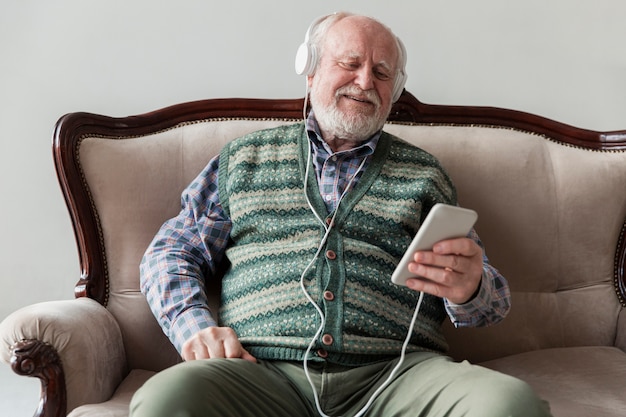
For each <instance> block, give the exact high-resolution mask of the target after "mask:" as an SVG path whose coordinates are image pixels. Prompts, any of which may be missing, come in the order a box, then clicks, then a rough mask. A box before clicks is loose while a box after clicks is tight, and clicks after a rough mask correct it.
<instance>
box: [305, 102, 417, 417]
mask: <svg viewBox="0 0 626 417" xmlns="http://www.w3.org/2000/svg"><path fill="white" fill-rule="evenodd" d="M305 109H306V99H305ZM304 111H305V112H306V110H304ZM308 148H309V149H308V154H307V163H306V169H305V174H304V196H305V198H306V201H307V203H308V205H309V208H310V209H311V211H312V212H313V214H314V215H315V217H316V218H317V220H318V221H319V222H320V223H321V224H322V226H323V227H324V230H325V233H324V236H323V237H322V240H321V242H320V245H319V247H318V248H317V251H316V252H315V255H314V256H313V259H311V261H310V262H309V263H308V265H307V266H306V268H304V271H303V272H302V275H301V276H300V287H301V289H302V292H303V293H304V295H305V296H306V298H307V300H308V301H309V303H310V304H312V305H313V307H315V310H316V311H317V314H318V316H319V317H320V326H319V328H318V329H317V331H316V332H315V335H314V336H313V338H312V339H311V342H310V343H309V346H308V347H307V349H306V352H305V354H304V361H303V368H304V374H305V375H306V378H307V381H308V382H309V385H310V386H311V389H312V390H313V398H314V400H315V407H316V408H317V412H318V413H319V414H320V416H321V417H331V416H329V415H327V414H325V413H324V411H323V410H322V406H321V404H320V399H319V395H318V393H317V389H316V388H315V384H314V383H313V380H312V378H311V374H310V372H309V366H308V361H309V355H310V354H311V350H312V349H313V346H314V345H315V343H316V342H317V339H318V338H319V336H320V334H322V332H323V331H324V327H326V317H325V315H324V312H323V311H322V309H321V307H320V306H319V305H318V304H317V302H315V300H313V297H311V295H310V294H309V292H308V291H307V289H306V286H305V285H304V277H305V275H306V274H307V272H308V271H309V269H310V268H311V266H313V264H314V263H315V261H316V260H317V258H318V256H319V255H320V253H321V252H322V250H323V249H324V246H325V244H326V240H327V239H328V236H329V235H330V232H331V230H332V227H333V226H334V224H335V217H336V216H337V213H338V211H339V205H340V204H341V202H342V201H343V197H344V196H345V195H346V193H347V192H348V190H349V189H350V187H351V186H352V182H353V181H354V179H355V178H356V176H357V174H358V173H359V171H360V170H361V169H362V168H363V165H364V164H365V161H366V160H367V157H365V158H364V159H363V162H361V165H359V168H358V169H357V171H356V172H355V173H354V175H352V178H350V181H349V182H348V185H347V186H346V188H345V190H344V191H343V193H342V194H341V196H340V197H339V201H338V202H337V207H336V208H335V210H334V213H333V216H332V218H331V221H330V224H329V225H328V226H327V225H326V223H325V222H324V220H322V218H321V217H320V216H319V214H317V211H315V208H314V207H313V204H312V203H311V201H310V199H309V195H308V192H307V188H308V187H307V184H308V178H309V166H310V165H311V163H312V161H311V144H310V143H309V145H308ZM423 299H424V293H423V292H420V295H419V298H418V300H417V305H416V306H415V311H414V312H413V317H412V318H411V324H410V325H409V329H408V331H407V334H406V337H405V339H404V343H403V344H402V351H401V353H400V359H399V360H398V363H397V364H396V365H395V366H394V368H393V369H392V370H391V373H390V374H389V376H388V377H387V379H386V380H385V381H384V382H383V383H382V385H381V386H380V387H378V389H376V391H374V393H373V394H372V395H371V396H370V398H369V400H368V401H367V403H366V404H365V405H364V406H363V408H361V409H360V410H359V411H358V412H357V413H356V414H355V415H354V417H362V416H363V415H364V414H365V413H366V412H367V411H368V410H369V408H370V407H371V406H372V404H373V403H374V400H375V399H376V398H377V397H378V396H379V395H380V393H381V392H382V391H383V390H384V389H385V388H387V386H388V385H389V384H390V383H391V382H392V381H393V379H394V378H395V376H396V373H397V372H398V370H399V369H400V367H401V366H402V364H403V363H404V358H405V356H406V349H407V347H408V345H409V342H410V340H411V335H412V334H413V329H414V327H415V322H416V321H417V316H418V314H419V310H420V307H421V305H422V300H423Z"/></svg>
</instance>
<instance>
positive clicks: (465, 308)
mask: <svg viewBox="0 0 626 417" xmlns="http://www.w3.org/2000/svg"><path fill="white" fill-rule="evenodd" d="M492 285H493V283H492V280H491V279H490V278H489V277H488V276H486V274H485V273H483V274H482V277H481V280H480V287H479V289H478V294H476V296H475V297H474V298H472V299H471V300H469V301H468V302H466V303H464V304H455V303H453V302H451V301H450V300H448V299H445V298H444V305H445V308H446V312H447V313H448V316H449V317H450V320H451V321H452V324H454V326H455V327H475V326H480V325H481V324H482V322H483V316H484V312H486V311H490V310H491V309H492V307H491V294H492V292H493V288H492Z"/></svg>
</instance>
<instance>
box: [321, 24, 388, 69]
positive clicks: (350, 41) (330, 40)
mask: <svg viewBox="0 0 626 417" xmlns="http://www.w3.org/2000/svg"><path fill="white" fill-rule="evenodd" d="M322 53H323V54H330V55H331V56H335V57H350V58H359V59H371V60H372V62H373V63H375V64H379V63H386V64H387V65H389V66H395V64H396V62H397V60H398V47H397V41H396V38H395V36H394V35H393V34H392V33H390V32H389V30H388V29H387V28H385V27H384V26H382V25H381V24H380V23H378V22H376V21H373V20H370V19H367V18H357V17H349V18H345V19H342V20H340V21H338V22H336V23H335V24H334V25H333V26H331V27H330V28H329V29H328V32H327V34H326V38H325V42H324V49H323V52H322Z"/></svg>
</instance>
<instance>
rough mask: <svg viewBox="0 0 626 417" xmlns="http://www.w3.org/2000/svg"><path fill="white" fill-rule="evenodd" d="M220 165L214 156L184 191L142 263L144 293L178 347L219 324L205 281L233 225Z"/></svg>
mask: <svg viewBox="0 0 626 417" xmlns="http://www.w3.org/2000/svg"><path fill="white" fill-rule="evenodd" d="M218 165H219V157H218V156H216V157H215V158H213V159H212V160H211V161H210V162H209V164H208V165H207V167H206V168H205V169H204V170H203V171H202V172H201V173H200V174H199V175H198V176H197V177H196V178H195V179H194V181H193V182H192V183H191V184H190V185H189V186H188V187H187V188H186V189H185V190H184V191H183V193H182V196H181V211H180V213H179V214H178V215H177V216H176V217H174V218H172V219H170V220H168V221H166V222H165V223H164V224H163V226H161V229H160V230H159V232H158V233H157V234H156V236H155V237H154V239H153V241H152V243H151V244H150V246H149V247H148V249H147V250H146V253H145V254H144V256H143V259H142V261H141V264H140V277H141V279H140V282H141V292H142V293H143V294H144V295H145V296H146V299H147V301H148V304H149V306H150V309H151V310H152V313H153V314H154V316H155V317H156V318H157V320H158V322H159V324H160V326H161V328H162V329H163V331H164V333H165V334H166V335H167V336H168V338H169V339H170V340H171V342H172V344H173V345H174V346H175V347H176V349H177V350H178V351H179V352H181V350H182V345H183V343H184V342H185V341H186V340H187V339H189V338H190V337H191V336H192V335H194V334H195V333H197V332H198V331H199V330H202V329H203V328H206V327H210V326H215V325H217V323H216V320H215V319H214V316H213V315H212V314H211V311H210V310H209V304H208V298H207V294H206V282H207V281H206V280H210V279H213V277H214V275H215V271H216V270H217V268H218V265H219V263H220V262H221V261H222V259H223V257H224V252H225V250H226V245H227V243H228V239H229V237H230V230H231V222H230V219H228V218H227V216H226V215H225V213H224V211H223V209H222V207H221V205H220V202H219V194H218V187H217V182H218Z"/></svg>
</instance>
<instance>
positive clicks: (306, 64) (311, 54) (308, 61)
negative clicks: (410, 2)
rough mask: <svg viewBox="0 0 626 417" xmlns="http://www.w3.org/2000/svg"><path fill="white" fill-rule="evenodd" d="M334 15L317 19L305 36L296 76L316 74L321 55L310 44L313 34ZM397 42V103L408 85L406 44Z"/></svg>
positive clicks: (298, 55) (394, 88)
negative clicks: (323, 22) (398, 54)
mask: <svg viewBox="0 0 626 417" xmlns="http://www.w3.org/2000/svg"><path fill="white" fill-rule="evenodd" d="M330 16H332V15H326V16H322V17H319V18H317V19H316V20H314V21H313V23H311V26H309V28H308V29H307V31H306V34H305V35H304V42H303V43H302V44H301V45H300V46H299V47H298V52H296V62H295V69H296V74H298V75H307V76H308V75H313V74H314V73H315V68H316V67H317V62H318V60H319V55H318V52H317V48H315V45H313V44H311V43H310V39H309V38H310V36H311V33H313V31H314V30H315V28H316V27H317V25H319V24H320V23H321V22H322V21H324V20H326V18H328V17H330ZM396 41H397V42H398V50H399V53H400V56H399V57H398V66H399V69H398V71H396V78H395V79H394V83H393V94H392V101H393V102H394V103H395V102H396V101H398V99H399V98H400V95H401V94H402V90H404V85H405V84H406V79H407V75H406V48H405V47H404V44H403V43H402V41H401V40H400V38H398V37H396Z"/></svg>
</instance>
